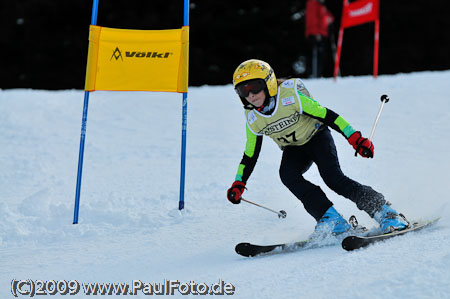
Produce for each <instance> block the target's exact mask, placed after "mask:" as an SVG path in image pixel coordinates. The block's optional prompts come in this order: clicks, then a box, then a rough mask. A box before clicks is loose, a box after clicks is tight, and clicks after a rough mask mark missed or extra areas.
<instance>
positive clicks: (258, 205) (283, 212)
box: [241, 197, 287, 218]
mask: <svg viewBox="0 0 450 299" xmlns="http://www.w3.org/2000/svg"><path fill="white" fill-rule="evenodd" d="M241 200H243V201H245V202H247V203H250V204H252V205H255V206H257V207H260V208H263V209H266V210H268V211H271V212H273V213H275V214H277V215H278V218H286V216H287V213H286V211H284V210H280V211H279V212H277V211H275V210H272V209H269V208H267V207H265V206H262V205H260V204H257V203H255V202H252V201H250V200H247V199H244V198H242V197H241Z"/></svg>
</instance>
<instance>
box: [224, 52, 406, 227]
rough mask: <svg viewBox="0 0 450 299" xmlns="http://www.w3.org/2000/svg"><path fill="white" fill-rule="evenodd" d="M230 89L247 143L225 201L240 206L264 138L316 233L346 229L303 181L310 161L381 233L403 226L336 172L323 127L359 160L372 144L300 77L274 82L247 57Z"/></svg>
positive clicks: (371, 194)
mask: <svg viewBox="0 0 450 299" xmlns="http://www.w3.org/2000/svg"><path fill="white" fill-rule="evenodd" d="M233 85H234V88H235V91H236V93H237V94H238V96H239V98H240V99H241V101H242V104H243V105H244V109H245V117H246V121H247V123H246V131H247V143H246V147H245V151H244V156H243V158H242V160H241V163H240V164H239V167H238V171H237V174H236V178H235V182H234V183H233V184H232V186H231V188H230V189H228V191H227V198H228V200H229V201H230V202H232V203H233V204H239V203H240V201H241V196H242V193H243V192H244V189H245V184H246V182H247V180H248V178H249V177H250V174H251V173H252V171H253V169H254V167H255V164H256V161H257V159H258V156H259V152H260V150H261V145H262V140H263V136H264V135H266V136H268V137H270V138H272V139H273V141H275V143H277V145H278V146H279V147H280V148H281V149H282V151H283V156H282V160H281V165H280V178H281V181H282V182H283V184H284V185H285V186H286V187H287V188H288V189H289V190H290V191H291V192H292V193H293V194H294V195H295V196H296V197H297V198H298V199H299V200H300V201H301V202H302V203H303V205H304V207H305V209H306V211H307V212H308V213H309V214H310V215H311V216H313V217H314V219H315V220H316V221H317V225H316V228H315V232H316V233H320V234H323V233H333V234H340V233H343V232H346V231H348V230H349V229H350V228H351V226H350V224H348V222H347V221H346V220H345V219H344V218H343V217H342V216H341V215H340V214H339V213H338V212H337V211H336V209H335V208H334V207H333V203H332V202H331V201H330V200H329V199H328V198H327V196H326V195H325V193H324V192H323V191H322V189H321V188H320V187H319V186H316V185H314V184H312V183H311V182H309V181H307V180H306V179H305V178H304V177H303V174H304V173H305V172H306V171H307V170H308V169H309V167H310V166H311V165H312V163H313V162H314V163H316V165H317V167H318V169H319V173H320V175H321V177H322V179H323V180H324V182H325V183H326V184H327V186H328V187H329V188H330V189H331V190H333V191H335V192H336V193H337V194H339V195H342V196H344V197H346V198H348V199H350V200H351V201H353V202H354V203H356V206H357V207H358V208H359V209H360V210H363V211H365V212H367V213H368V214H369V215H370V217H372V218H374V219H375V220H376V221H377V222H378V223H379V224H380V228H381V230H382V231H383V232H390V231H393V230H402V229H405V228H406V227H407V226H408V222H407V221H406V219H404V218H403V217H401V215H399V214H398V213H397V212H396V211H395V210H394V209H392V208H391V207H390V204H389V203H388V202H386V200H385V199H384V196H383V195H382V194H381V193H379V192H377V191H375V190H374V189H372V188H371V187H369V186H364V185H362V184H360V183H358V182H356V181H354V180H352V179H350V178H348V177H347V176H345V175H344V174H343V173H342V170H341V168H340V166H339V161H338V157H337V153H336V147H335V144H334V140H333V137H332V136H331V132H330V130H329V129H328V127H331V128H332V129H334V130H336V131H337V132H339V133H341V134H342V135H343V136H344V137H345V138H346V139H347V140H348V142H349V143H350V145H352V146H353V148H354V149H355V150H356V151H357V152H358V154H359V155H361V156H362V157H365V158H372V157H373V155H374V146H373V144H372V142H371V141H370V140H369V139H367V138H364V137H362V135H361V132H359V131H356V130H355V129H353V127H352V126H351V125H350V124H349V123H348V122H347V121H346V120H345V119H344V118H343V117H341V116H340V115H338V114H337V113H335V112H334V111H332V110H330V109H328V108H325V107H322V106H321V105H320V104H319V103H318V102H316V101H315V100H313V99H312V96H311V94H310V93H309V91H308V90H307V89H306V87H305V84H304V83H303V82H302V81H301V80H300V79H298V78H293V79H288V80H284V81H282V80H279V81H277V79H276V77H275V73H274V71H273V69H272V68H271V67H270V65H269V64H268V63H266V62H264V61H261V60H257V59H251V60H247V61H244V62H243V63H241V64H240V65H239V66H238V67H237V69H236V70H235V72H234V74H233Z"/></svg>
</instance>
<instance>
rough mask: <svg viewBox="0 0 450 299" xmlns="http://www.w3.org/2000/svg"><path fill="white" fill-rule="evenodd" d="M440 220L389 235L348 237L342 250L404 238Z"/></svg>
mask: <svg viewBox="0 0 450 299" xmlns="http://www.w3.org/2000/svg"><path fill="white" fill-rule="evenodd" d="M439 219H440V217H439V218H436V219H433V220H430V221H427V222H424V223H414V224H412V226H411V227H410V228H407V229H404V230H400V231H394V232H391V233H387V234H377V235H368V236H348V237H346V238H345V239H344V240H343V241H342V248H344V249H345V250H347V251H351V250H355V249H359V248H364V247H367V246H369V245H371V244H373V243H376V242H381V241H384V240H387V239H390V238H393V237H397V236H402V235H404V234H407V233H409V232H413V231H418V230H421V229H423V228H426V227H429V226H431V225H433V224H435V223H436V222H438V220H439Z"/></svg>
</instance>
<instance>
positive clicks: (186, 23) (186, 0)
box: [178, 0, 189, 210]
mask: <svg viewBox="0 0 450 299" xmlns="http://www.w3.org/2000/svg"><path fill="white" fill-rule="evenodd" d="M183 25H184V26H189V0H184V22H183ZM187 59H189V57H188V58H187ZM187 97H188V93H187V92H184V93H183V112H182V120H181V173H180V201H179V203H178V209H179V210H182V209H184V182H185V172H186V127H187Z"/></svg>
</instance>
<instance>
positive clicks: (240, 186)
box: [227, 181, 245, 205]
mask: <svg viewBox="0 0 450 299" xmlns="http://www.w3.org/2000/svg"><path fill="white" fill-rule="evenodd" d="M244 190H245V184H244V183H243V182H241V181H235V182H234V183H233V185H231V188H230V189H228V191H227V198H228V200H229V201H230V202H231V203H233V204H235V205H236V204H239V203H240V202H241V195H242V193H244Z"/></svg>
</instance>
